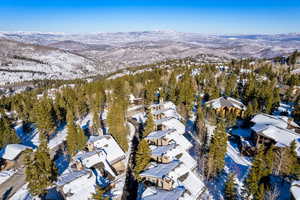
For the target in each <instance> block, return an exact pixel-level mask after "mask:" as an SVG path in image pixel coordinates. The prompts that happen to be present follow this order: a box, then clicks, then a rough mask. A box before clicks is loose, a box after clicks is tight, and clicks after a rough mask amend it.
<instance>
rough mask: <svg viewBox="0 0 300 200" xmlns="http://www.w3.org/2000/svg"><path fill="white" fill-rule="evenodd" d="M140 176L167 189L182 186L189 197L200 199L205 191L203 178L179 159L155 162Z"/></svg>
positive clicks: (170, 189)
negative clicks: (160, 162)
mask: <svg viewBox="0 0 300 200" xmlns="http://www.w3.org/2000/svg"><path fill="white" fill-rule="evenodd" d="M140 176H141V177H142V179H143V180H144V181H145V182H150V183H152V184H154V185H156V186H157V187H159V188H161V189H163V190H167V191H172V190H173V189H175V188H177V187H178V186H182V187H184V188H185V190H186V193H187V195H188V196H189V199H198V198H199V197H200V196H201V194H202V193H203V192H204V191H205V186H204V183H203V182H202V181H201V179H200V178H199V177H198V176H196V175H195V173H194V172H192V171H191V170H190V169H189V168H188V167H186V166H185V165H184V164H183V163H182V162H180V161H179V160H173V161H172V162H170V163H167V164H153V165H152V166H150V167H149V168H148V169H146V170H145V171H143V172H142V173H141V174H140Z"/></svg>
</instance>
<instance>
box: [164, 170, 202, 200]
mask: <svg viewBox="0 0 300 200" xmlns="http://www.w3.org/2000/svg"><path fill="white" fill-rule="evenodd" d="M168 177H170V178H171V179H172V180H175V183H176V184H178V185H179V186H184V188H185V189H186V190H187V191H189V193H190V198H189V199H198V198H199V195H200V194H201V193H202V192H203V191H204V190H205V185H204V183H203V181H202V180H201V179H200V178H199V177H198V176H197V175H196V174H195V173H194V172H193V171H192V170H191V169H190V168H189V167H187V166H186V165H185V164H181V165H179V166H178V167H176V168H175V169H174V170H173V171H171V172H170V173H169V174H168Z"/></svg>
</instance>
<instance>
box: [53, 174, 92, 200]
mask: <svg viewBox="0 0 300 200" xmlns="http://www.w3.org/2000/svg"><path fill="white" fill-rule="evenodd" d="M57 185H58V186H62V190H63V192H64V193H65V194H68V193H69V194H72V195H68V196H67V200H78V199H86V200H87V199H90V198H91V197H92V194H93V193H95V186H96V176H95V175H94V174H93V173H92V171H91V170H81V171H74V172H71V173H68V174H64V175H62V176H60V177H59V178H58V182H57Z"/></svg>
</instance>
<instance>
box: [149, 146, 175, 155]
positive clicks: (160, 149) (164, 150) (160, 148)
mask: <svg viewBox="0 0 300 200" xmlns="http://www.w3.org/2000/svg"><path fill="white" fill-rule="evenodd" d="M151 147H153V146H150V148H151ZM175 147H176V144H169V145H165V146H158V147H156V146H155V148H153V149H152V152H151V154H152V155H154V156H162V155H164V154H165V153H167V152H168V151H170V150H171V149H174V148H175Z"/></svg>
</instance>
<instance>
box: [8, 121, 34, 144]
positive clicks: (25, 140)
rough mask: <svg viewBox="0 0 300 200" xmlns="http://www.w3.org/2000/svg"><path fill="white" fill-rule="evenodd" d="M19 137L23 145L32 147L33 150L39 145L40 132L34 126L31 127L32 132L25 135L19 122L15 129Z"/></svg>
mask: <svg viewBox="0 0 300 200" xmlns="http://www.w3.org/2000/svg"><path fill="white" fill-rule="evenodd" d="M14 128H15V131H16V133H17V135H18V136H19V138H20V139H21V143H22V144H24V145H26V146H30V147H32V148H36V147H37V146H38V145H39V144H40V141H39V132H38V130H37V128H36V127H35V126H34V124H32V125H31V131H30V132H29V133H25V132H24V130H23V126H22V122H21V121H18V125H17V126H15V127H14Z"/></svg>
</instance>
